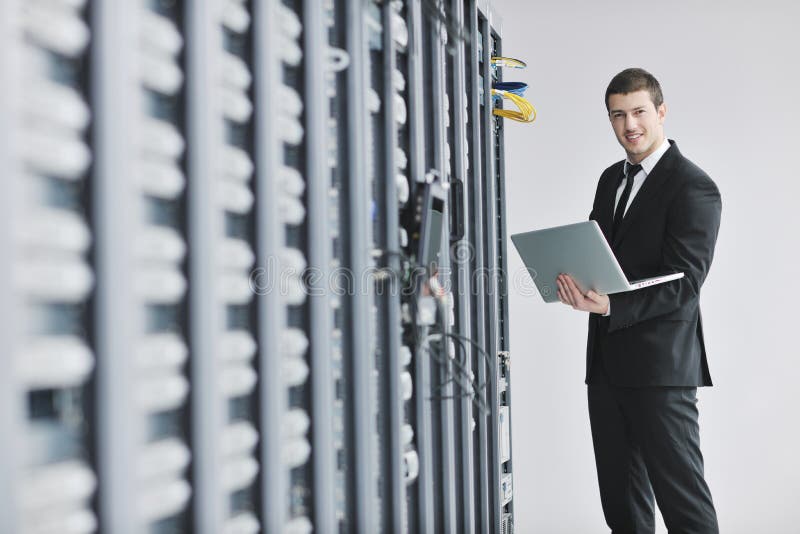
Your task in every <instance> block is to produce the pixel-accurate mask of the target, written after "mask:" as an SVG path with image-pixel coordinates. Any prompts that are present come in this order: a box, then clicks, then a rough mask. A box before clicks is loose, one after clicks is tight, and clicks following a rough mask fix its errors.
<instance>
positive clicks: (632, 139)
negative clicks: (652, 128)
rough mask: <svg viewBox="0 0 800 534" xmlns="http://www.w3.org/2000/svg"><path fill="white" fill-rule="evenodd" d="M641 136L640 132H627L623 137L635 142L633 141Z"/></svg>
mask: <svg viewBox="0 0 800 534" xmlns="http://www.w3.org/2000/svg"><path fill="white" fill-rule="evenodd" d="M641 137H642V134H640V133H637V134H629V135H626V136H625V139H627V140H628V142H629V143H635V142H636V141H638V140H639V139H640V138H641Z"/></svg>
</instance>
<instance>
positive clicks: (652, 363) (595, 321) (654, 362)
mask: <svg viewBox="0 0 800 534" xmlns="http://www.w3.org/2000/svg"><path fill="white" fill-rule="evenodd" d="M669 143H670V145H671V146H670V148H669V149H668V150H667V151H666V152H665V153H664V155H663V156H662V157H661V159H660V160H659V161H658V163H657V164H656V166H655V167H654V168H653V170H652V171H651V173H650V174H649V175H648V176H647V178H646V179H645V181H644V183H643V184H642V187H641V189H639V192H638V193H637V194H636V196H635V197H634V198H633V201H632V202H631V204H630V206H629V207H628V211H627V213H626V214H625V217H624V218H623V219H622V222H621V223H620V226H619V228H618V229H617V234H616V235H615V236H614V240H613V242H612V240H611V226H612V222H613V217H614V198H615V195H616V191H617V187H618V185H619V180H620V177H621V176H622V173H623V163H624V162H623V161H620V162H618V163H615V164H614V165H612V166H611V167H609V168H608V169H606V170H605V171H604V172H603V174H602V175H601V176H600V181H599V182H598V184H597V192H596V194H595V198H594V205H593V208H592V212H591V214H590V215H589V218H590V219H594V220H595V221H597V223H598V224H599V225H600V228H601V229H602V230H603V234H604V235H605V236H606V239H607V240H608V242H609V243H611V248H612V249H613V251H614V254H615V255H616V257H617V260H618V261H619V264H620V266H621V267H622V270H623V271H624V272H625V275H626V276H627V277H628V280H637V279H640V278H647V277H651V276H657V275H661V274H667V273H672V272H683V273H685V276H684V277H683V278H681V279H679V280H673V281H671V282H666V283H663V284H660V285H655V286H650V287H647V288H644V289H638V290H636V291H628V292H625V293H616V294H613V295H609V299H610V301H611V315H610V317H603V316H602V315H599V314H594V313H590V314H589V336H588V340H587V349H586V382H587V383H589V381H590V371H591V366H592V360H593V357H594V354H595V353H596V351H597V349H598V348H599V350H600V351H601V356H600V357H599V360H598V363H601V364H602V365H603V366H604V367H605V371H606V376H607V378H608V381H609V382H610V383H611V384H614V385H618V386H710V385H711V375H710V373H709V370H708V362H707V358H706V350H705V343H704V340H703V326H702V322H701V317H700V304H699V303H700V288H701V287H702V285H703V281H704V280H705V279H706V275H708V270H709V268H710V267H711V260H712V258H713V256H714V246H715V244H716V241H717V233H718V231H719V224H720V215H721V211H722V200H721V197H720V193H719V189H717V186H716V184H714V182H713V181H712V180H711V178H709V176H708V175H707V174H706V173H705V172H703V170H701V169H700V168H699V167H697V166H696V165H695V164H693V163H692V162H691V161H689V160H688V159H686V158H685V157H683V155H682V154H681V153H680V151H678V146H677V145H676V144H675V142H674V141H672V140H670V141H669Z"/></svg>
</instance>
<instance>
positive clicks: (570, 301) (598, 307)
mask: <svg viewBox="0 0 800 534" xmlns="http://www.w3.org/2000/svg"><path fill="white" fill-rule="evenodd" d="M556 284H558V299H559V300H560V301H561V302H563V303H564V304H566V305H567V306H572V308H573V309H575V310H580V311H586V312H591V313H599V314H600V315H603V314H605V313H606V312H607V311H608V302H609V301H608V295H598V294H597V293H595V292H594V291H591V290H590V291H589V292H588V293H586V294H585V295H583V294H582V293H581V290H580V289H578V286H577V285H576V284H575V281H574V280H573V279H572V277H571V276H570V275H568V274H564V273H561V274H560V275H558V278H556Z"/></svg>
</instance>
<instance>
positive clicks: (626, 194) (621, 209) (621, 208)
mask: <svg viewBox="0 0 800 534" xmlns="http://www.w3.org/2000/svg"><path fill="white" fill-rule="evenodd" d="M640 170H642V166H641V165H627V168H626V169H625V179H626V182H625V189H624V190H623V191H622V196H621V197H620V198H619V202H618V203H617V209H616V210H615V211H614V225H613V226H612V228H611V239H612V240H613V239H614V236H615V235H616V233H617V228H619V223H620V222H621V221H622V216H623V215H624V214H625V206H627V205H628V199H629V198H630V196H631V189H633V177H634V176H636V174H637V173H638V172H639V171H640ZM617 187H619V185H617Z"/></svg>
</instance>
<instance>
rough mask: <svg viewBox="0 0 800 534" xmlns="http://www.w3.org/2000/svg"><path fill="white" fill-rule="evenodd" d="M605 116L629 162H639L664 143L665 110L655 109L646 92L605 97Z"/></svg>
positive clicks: (661, 107)
mask: <svg viewBox="0 0 800 534" xmlns="http://www.w3.org/2000/svg"><path fill="white" fill-rule="evenodd" d="M608 109H609V112H608V117H609V119H610V120H611V126H612V127H613V128H614V134H615V135H616V136H617V140H618V141H619V144H621V145H622V148H624V149H625V152H626V153H627V154H628V159H629V160H630V162H631V163H639V162H640V161H642V160H643V159H644V158H646V157H647V156H649V155H650V154H652V153H653V152H654V151H655V150H656V149H657V148H658V147H659V146H661V143H663V142H664V116H665V115H666V113H667V107H666V106H665V105H664V104H661V105H660V106H659V107H658V109H656V107H655V105H654V104H653V101H652V100H651V99H650V93H649V92H647V91H646V90H641V91H636V92H633V93H627V94H616V95H609V97H608Z"/></svg>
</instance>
